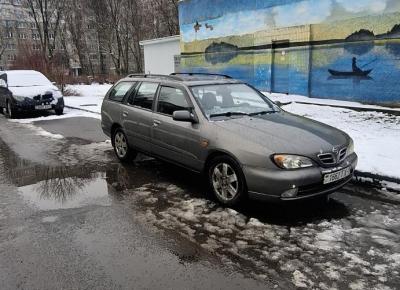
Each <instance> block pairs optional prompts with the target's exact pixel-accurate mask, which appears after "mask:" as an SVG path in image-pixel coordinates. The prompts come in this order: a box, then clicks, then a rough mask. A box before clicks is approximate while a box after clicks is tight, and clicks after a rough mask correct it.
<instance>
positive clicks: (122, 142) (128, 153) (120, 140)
mask: <svg viewBox="0 0 400 290" xmlns="http://www.w3.org/2000/svg"><path fill="white" fill-rule="evenodd" d="M112 144H113V147H114V152H115V155H117V158H118V159H119V160H120V161H121V162H124V163H125V162H130V161H132V160H133V159H135V158H136V156H137V152H136V151H135V150H132V149H131V148H130V147H129V144H128V138H127V137H126V135H125V133H124V131H123V130H122V129H121V128H118V129H116V130H115V131H114V134H113V142H112Z"/></svg>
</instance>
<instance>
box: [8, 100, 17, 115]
mask: <svg viewBox="0 0 400 290" xmlns="http://www.w3.org/2000/svg"><path fill="white" fill-rule="evenodd" d="M15 115H16V114H15V112H14V109H13V107H12V105H11V102H10V101H7V108H6V116H7V117H8V118H9V119H13V118H15V117H16V116H15Z"/></svg>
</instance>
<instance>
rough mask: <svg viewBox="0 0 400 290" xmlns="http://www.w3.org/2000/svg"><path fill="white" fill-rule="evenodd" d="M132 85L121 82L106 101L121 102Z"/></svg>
mask: <svg viewBox="0 0 400 290" xmlns="http://www.w3.org/2000/svg"><path fill="white" fill-rule="evenodd" d="M133 85H134V83H128V82H122V83H119V84H118V85H116V86H115V87H114V88H113V89H112V90H111V92H110V95H109V96H108V99H110V100H112V101H115V102H122V101H123V100H124V97H125V95H126V93H127V92H128V91H129V90H130V89H131V88H132V86H133Z"/></svg>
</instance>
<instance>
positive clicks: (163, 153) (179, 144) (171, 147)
mask: <svg viewBox="0 0 400 290" xmlns="http://www.w3.org/2000/svg"><path fill="white" fill-rule="evenodd" d="M191 108H192V104H191V102H190V99H189V98H188V96H187V93H186V91H185V90H184V89H183V88H179V87H172V86H161V87H160V90H159V95H158V98H157V101H156V110H155V113H154V115H153V116H154V118H153V119H154V120H153V133H152V138H153V140H152V141H153V142H152V143H153V153H154V154H155V155H158V156H160V157H162V158H164V159H169V160H171V161H174V162H177V163H180V164H182V165H184V166H186V167H189V168H192V169H194V170H201V168H202V166H203V162H202V161H201V160H200V158H199V157H200V156H201V152H202V150H204V149H203V148H202V147H201V146H200V133H199V131H200V130H199V125H198V124H192V123H191V122H178V121H174V120H173V118H172V115H173V113H174V112H175V111H180V110H191Z"/></svg>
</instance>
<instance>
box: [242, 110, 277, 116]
mask: <svg viewBox="0 0 400 290" xmlns="http://www.w3.org/2000/svg"><path fill="white" fill-rule="evenodd" d="M277 112H278V111H275V110H272V111H260V112H255V113H251V114H249V116H257V115H266V114H273V113H277Z"/></svg>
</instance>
